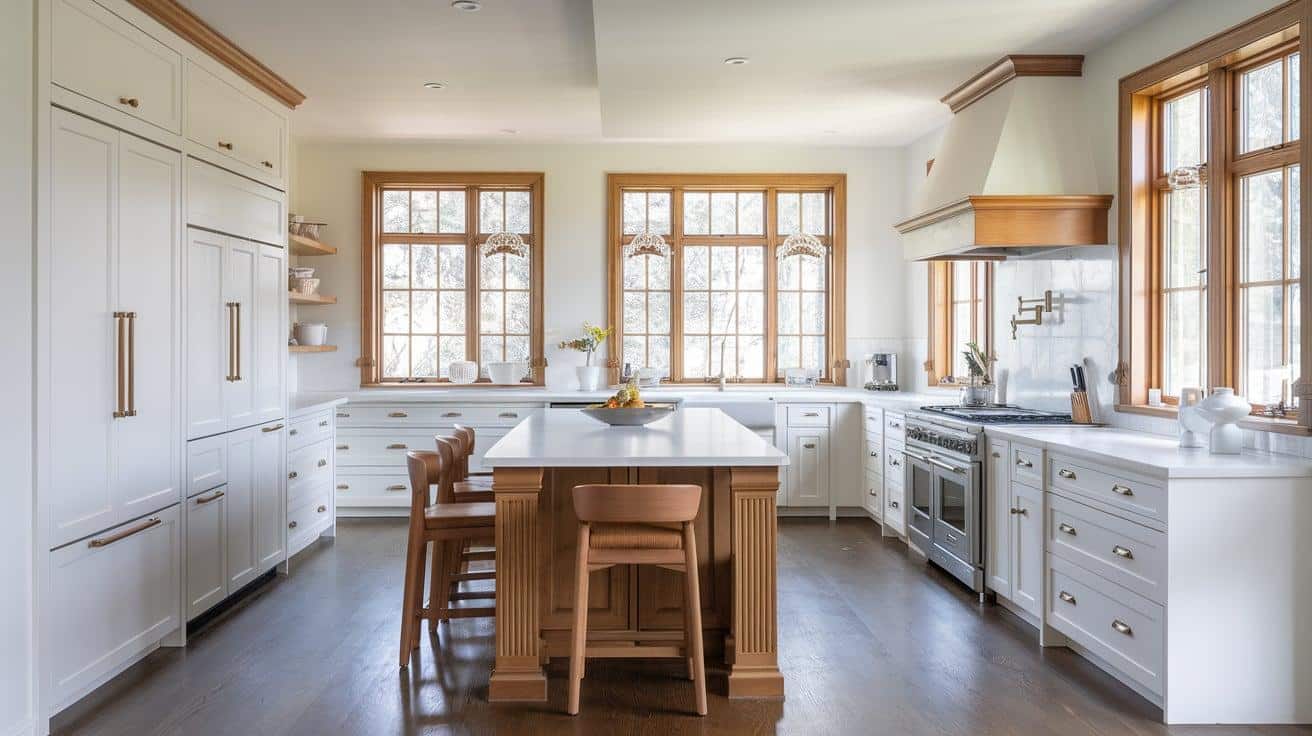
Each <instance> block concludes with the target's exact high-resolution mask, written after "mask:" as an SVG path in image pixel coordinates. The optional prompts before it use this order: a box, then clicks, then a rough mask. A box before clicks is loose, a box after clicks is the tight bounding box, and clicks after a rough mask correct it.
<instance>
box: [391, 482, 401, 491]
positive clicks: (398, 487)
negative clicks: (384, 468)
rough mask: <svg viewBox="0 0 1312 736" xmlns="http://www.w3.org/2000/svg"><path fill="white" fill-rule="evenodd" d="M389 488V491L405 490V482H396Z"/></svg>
mask: <svg viewBox="0 0 1312 736" xmlns="http://www.w3.org/2000/svg"><path fill="white" fill-rule="evenodd" d="M387 490H389V491H404V490H405V484H403V483H396V484H394V485H390V486H388V487H387Z"/></svg>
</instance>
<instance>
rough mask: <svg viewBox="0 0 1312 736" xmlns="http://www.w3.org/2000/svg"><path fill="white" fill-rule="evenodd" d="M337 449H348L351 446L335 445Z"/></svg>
mask: <svg viewBox="0 0 1312 736" xmlns="http://www.w3.org/2000/svg"><path fill="white" fill-rule="evenodd" d="M337 449H339V450H349V449H351V446H350V445H338V446H337Z"/></svg>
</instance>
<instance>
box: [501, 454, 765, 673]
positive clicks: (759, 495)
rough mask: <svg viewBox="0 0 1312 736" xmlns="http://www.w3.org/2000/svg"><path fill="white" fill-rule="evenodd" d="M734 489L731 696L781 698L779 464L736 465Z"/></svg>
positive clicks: (732, 486) (731, 484) (732, 517)
mask: <svg viewBox="0 0 1312 736" xmlns="http://www.w3.org/2000/svg"><path fill="white" fill-rule="evenodd" d="M730 491H731V501H730V507H731V509H732V516H731V522H730V523H731V529H732V531H731V534H732V550H733V616H732V623H731V628H730V631H729V634H730V637H731V638H732V641H733V655H732V660H731V663H730V665H729V697H730V698H782V697H783V696H784V677H783V674H782V673H780V672H779V644H778V642H779V636H778V633H779V629H778V608H777V599H778V580H777V577H778V574H777V566H776V548H777V537H778V530H777V519H776V509H775V504H776V496H777V494H778V492H779V469H778V468H774V467H766V468H733V469H732V471H731V480H730ZM498 523H499V522H498Z"/></svg>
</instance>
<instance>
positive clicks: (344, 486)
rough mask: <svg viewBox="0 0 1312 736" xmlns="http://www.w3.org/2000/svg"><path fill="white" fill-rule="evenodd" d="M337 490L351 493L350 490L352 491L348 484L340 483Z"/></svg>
mask: <svg viewBox="0 0 1312 736" xmlns="http://www.w3.org/2000/svg"><path fill="white" fill-rule="evenodd" d="M337 490H339V491H349V490H351V486H349V485H347V484H345V483H338V484H337Z"/></svg>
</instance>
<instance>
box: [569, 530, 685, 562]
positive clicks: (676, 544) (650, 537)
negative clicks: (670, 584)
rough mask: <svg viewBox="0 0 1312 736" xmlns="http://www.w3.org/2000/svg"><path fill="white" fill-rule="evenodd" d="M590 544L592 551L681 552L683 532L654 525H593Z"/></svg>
mask: <svg viewBox="0 0 1312 736" xmlns="http://www.w3.org/2000/svg"><path fill="white" fill-rule="evenodd" d="M590 542H591V544H592V548H593V549H676V550H681V549H683V532H681V531H679V530H678V529H670V528H669V527H664V526H656V525H655V524H593V525H592V536H591V539H590ZM680 558H682V555H680Z"/></svg>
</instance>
